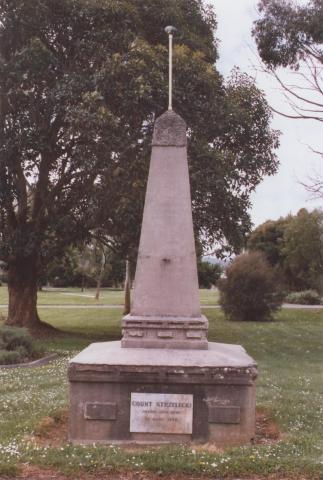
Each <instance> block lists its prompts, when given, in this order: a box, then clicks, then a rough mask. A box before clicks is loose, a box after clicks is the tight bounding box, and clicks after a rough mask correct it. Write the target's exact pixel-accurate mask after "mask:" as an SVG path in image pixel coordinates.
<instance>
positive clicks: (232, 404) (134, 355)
mask: <svg viewBox="0 0 323 480" xmlns="http://www.w3.org/2000/svg"><path fill="white" fill-rule="evenodd" d="M208 347H209V348H208V349H207V350H193V351H189V350H175V349H174V350H165V349H156V350H154V351H153V353H152V350H151V349H145V348H121V344H120V342H105V343H96V344H92V345H90V346H89V347H88V348H86V349H85V350H83V351H82V352H81V353H80V354H79V355H77V356H76V357H75V358H73V359H72V360H71V361H70V364H69V371H68V375H69V382H70V427H69V438H70V440H71V441H72V442H73V443H75V444H87V443H102V444H112V443H117V444H118V443H142V444H154V443H157V444H162V443H177V442H180V443H183V442H191V441H193V442H201V443H204V442H211V443H214V444H215V445H218V446H230V445H240V444H243V443H247V442H250V441H251V440H252V439H253V437H254V434H255V399H256V397H255V393H256V392H255V381H256V378H257V367H256V364H255V362H254V360H253V359H252V358H251V357H250V356H249V355H247V353H246V352H245V350H244V349H243V348H242V347H241V346H239V345H227V344H220V343H211V342H210V343H209V345H208ZM138 393H140V394H144V395H146V396H147V399H149V398H151V397H152V396H150V397H149V394H166V397H165V398H170V397H169V395H175V396H178V395H184V397H183V398H191V399H192V402H193V406H192V408H193V420H192V428H191V431H192V433H191V434H182V433H178V432H179V431H180V429H179V430H177V431H176V427H174V430H173V433H163V432H159V433H152V432H148V431H147V432H146V431H145V432H134V431H130V430H131V426H130V423H131V421H130V411H131V408H133V407H131V395H132V394H138ZM186 395H187V396H188V397H186ZM163 398H164V397H163Z"/></svg>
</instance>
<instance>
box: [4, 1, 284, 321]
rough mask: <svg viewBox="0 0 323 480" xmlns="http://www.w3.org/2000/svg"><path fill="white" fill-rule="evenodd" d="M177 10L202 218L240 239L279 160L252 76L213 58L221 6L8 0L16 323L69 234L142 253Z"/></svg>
mask: <svg viewBox="0 0 323 480" xmlns="http://www.w3.org/2000/svg"><path fill="white" fill-rule="evenodd" d="M172 23H174V24H175V26H176V27H177V28H178V31H179V34H178V36H177V37H176V42H175V43H176V46H175V49H174V75H175V84H174V108H175V110H176V111H177V112H178V113H179V114H180V115H182V116H183V117H184V119H185V120H186V121H187V123H188V128H189V156H190V173H191V183H192V200H193V218H194V223H195V229H196V232H197V234H201V233H203V238H204V240H205V242H206V243H212V244H214V243H217V244H219V245H223V246H224V247H223V248H225V249H227V250H234V251H238V250H239V249H240V248H241V246H242V245H243V241H244V237H245V234H246V232H248V231H249V230H250V226H251V224H250V217H249V215H248V213H247V210H248V207H249V206H250V200H249V198H250V194H251V192H253V191H254V188H255V187H256V185H257V184H259V182H260V181H261V180H262V178H263V176H264V175H271V174H274V173H275V172H276V169H277V158H276V155H275V149H276V147H277V146H278V133H277V132H276V131H273V130H272V129H271V128H270V118H271V111H270V109H269V107H268V105H267V103H266V100H265V98H264V95H263V93H262V92H261V91H259V90H258V89H257V87H256V86H255V83H254V81H253V80H252V79H251V78H249V77H248V76H246V75H243V74H241V73H240V72H237V71H236V72H234V74H233V76H232V78H231V79H229V81H227V82H225V81H224V80H223V78H222V76H221V75H220V74H219V72H218V71H217V70H216V68H215V64H214V61H215V59H216V57H217V48H216V42H215V38H214V28H215V25H216V22H215V16H214V13H213V12H212V10H211V9H207V8H205V7H203V4H202V2H201V1H200V0H179V1H176V2H174V1H173V0H166V1H165V0H153V1H152V2H147V1H144V0H134V1H131V2H128V1H126V0H120V1H118V2H116V1H114V0H93V1H86V0H56V1H55V2H53V0H26V1H23V2H22V1H21V0H3V1H2V2H1V5H0V131H1V139H2V141H1V144H0V260H1V259H2V260H3V261H4V262H6V263H7V264H8V267H9V277H8V278H9V282H8V284H9V290H10V291H11V292H12V293H13V294H12V295H10V301H9V315H8V321H10V322H11V323H14V324H17V323H18V322H19V318H21V310H22V307H21V305H19V299H21V302H24V304H26V303H27V301H26V299H25V298H22V292H26V291H27V288H26V285H27V284H28V286H29V288H30V291H29V292H27V293H28V295H27V296H28V298H30V299H32V301H30V305H29V307H28V312H27V311H26V309H25V311H26V315H25V321H24V322H25V324H26V325H29V324H31V323H32V322H33V319H35V318H36V307H35V305H36V294H35V291H36V290H35V289H36V288H37V283H38V278H39V274H40V272H41V271H43V269H44V265H47V264H48V262H49V261H50V260H51V259H52V258H54V257H60V256H61V255H62V253H63V252H64V251H65V249H66V247H67V246H68V245H71V244H72V245H75V244H77V243H79V242H81V241H82V242H83V241H88V239H89V237H90V236H91V235H93V232H96V234H97V235H99V234H100V233H101V235H102V236H103V237H105V238H108V239H109V241H111V242H113V243H114V247H115V248H116V249H118V251H119V252H120V253H122V254H123V256H124V258H125V257H126V256H129V257H131V260H133V257H135V251H136V247H137V244H138V238H139V232H140V224H141V218H142V207H143V201H144V193H145V185H146V179H147V172H148V164H149V157H150V144H151V134H152V128H153V122H154V119H155V118H156V116H158V115H160V114H161V113H162V112H163V111H164V110H165V109H166V108H167V63H168V56H167V35H166V34H165V32H164V27H165V25H167V24H172ZM206 119H207V120H206ZM228 219H230V221H228ZM27 270H28V272H30V274H29V276H27V275H26V271H27ZM36 323H37V322H36Z"/></svg>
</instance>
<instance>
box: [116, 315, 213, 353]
mask: <svg viewBox="0 0 323 480" xmlns="http://www.w3.org/2000/svg"><path fill="white" fill-rule="evenodd" d="M207 330H208V320H207V318H206V317H205V316H204V315H201V316H200V317H196V318H193V317H190V318H188V317H162V316H158V317H153V316H145V317H143V316H135V315H127V316H126V317H124V318H123V320H122V340H121V345H122V347H126V348H138V347H139V348H170V349H172V348H177V349H182V348H185V349H187V348H189V349H192V350H195V349H202V350H206V349H207V348H208V341H207Z"/></svg>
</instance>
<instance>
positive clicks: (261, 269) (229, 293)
mask: <svg viewBox="0 0 323 480" xmlns="http://www.w3.org/2000/svg"><path fill="white" fill-rule="evenodd" d="M218 286H219V289H220V304H221V306H222V308H223V310H224V312H225V314H226V316H227V317H228V318H229V319H231V320H243V321H264V320H270V319H271V318H272V315H273V313H274V312H275V311H276V310H277V309H278V308H279V307H280V306H281V303H282V298H281V295H280V294H279V291H278V284H277V279H276V277H275V274H274V270H273V269H272V267H271V266H270V265H269V263H268V262H267V260H266V259H265V257H264V255H263V254H262V253H260V252H252V253H246V254H243V255H240V256H239V257H236V258H235V260H234V261H233V262H232V264H231V265H230V266H229V267H228V268H227V270H226V278H225V279H221V280H220V281H219V283H218Z"/></svg>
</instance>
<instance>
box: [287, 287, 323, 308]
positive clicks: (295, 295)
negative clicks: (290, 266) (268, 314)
mask: <svg viewBox="0 0 323 480" xmlns="http://www.w3.org/2000/svg"><path fill="white" fill-rule="evenodd" d="M285 301H286V302H287V303H296V304H300V305H320V304H321V298H320V296H319V294H318V293H317V292H316V291H315V290H303V291H302V292H292V293H290V294H289V295H287V296H286V298H285Z"/></svg>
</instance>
